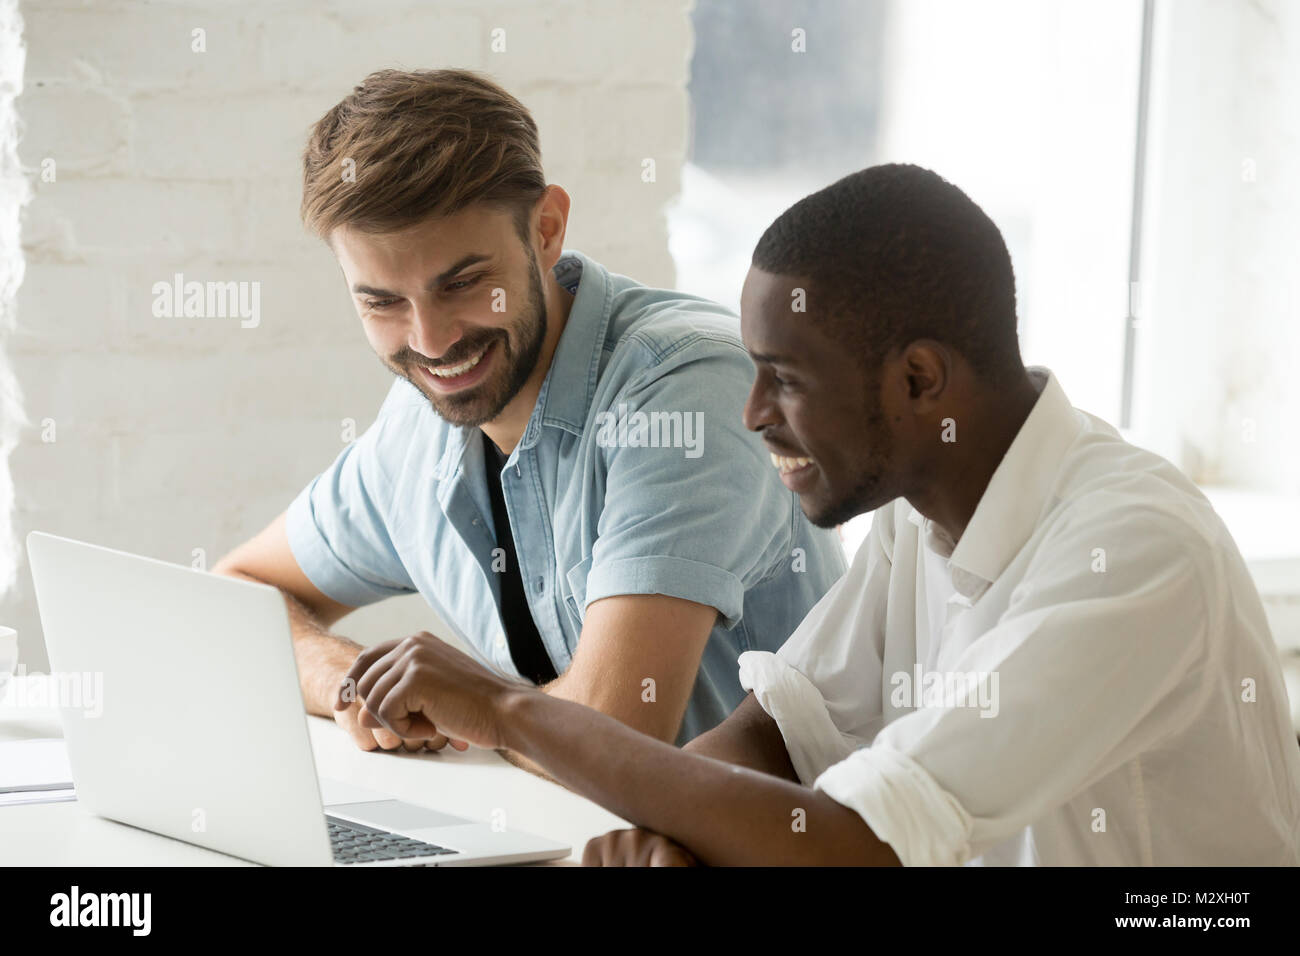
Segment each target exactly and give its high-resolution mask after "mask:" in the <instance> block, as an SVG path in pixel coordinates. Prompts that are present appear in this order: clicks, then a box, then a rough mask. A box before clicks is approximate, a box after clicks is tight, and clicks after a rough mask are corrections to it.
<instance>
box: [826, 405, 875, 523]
mask: <svg viewBox="0 0 1300 956" xmlns="http://www.w3.org/2000/svg"><path fill="white" fill-rule="evenodd" d="M862 432H863V441H864V442H865V443H866V446H867V448H869V449H870V451H871V454H870V458H869V459H868V461H867V466H866V468H865V469H864V470H862V471H861V472H859V474H858V481H857V484H855V485H854V486H853V490H852V491H850V492H848V493H847V494H845V495H842V496H840V498H839V499H837V500H836V501H832V502H830V503H829V504H827V505H826V507H825V508H823V509H822V510H821V511H819V512H817V513H816V514H811V515H808V516H807V517H808V520H809V521H811V522H812V523H813V524H815V525H816V526H817V527H819V528H834V527H835V526H837V525H841V524H844V523H845V522H846V521H848V520H849V519H850V518H856V517H857V516H858V515H860V514H864V513H865V512H867V511H873V510H875V509H876V508H878V507H880V506H881V505H882V504H884V503H885V502H884V501H882V500H881V488H882V486H883V485H884V474H885V472H886V471H887V470H888V468H889V455H890V451H891V450H892V449H891V445H892V444H893V442H892V438H891V436H890V434H889V429H888V428H886V427H885V416H884V412H883V411H882V410H881V407H880V405H879V404H878V403H877V404H876V406H875V407H874V408H873V409H872V410H871V412H869V413H868V414H867V416H866V422H865V423H864V424H863V428H862Z"/></svg>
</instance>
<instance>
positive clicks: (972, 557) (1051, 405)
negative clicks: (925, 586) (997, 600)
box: [907, 366, 1083, 598]
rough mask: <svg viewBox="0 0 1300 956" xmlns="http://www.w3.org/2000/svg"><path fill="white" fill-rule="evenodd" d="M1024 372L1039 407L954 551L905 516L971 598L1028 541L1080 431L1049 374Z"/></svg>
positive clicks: (936, 530) (936, 529)
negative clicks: (1031, 382) (1034, 387)
mask: <svg viewBox="0 0 1300 956" xmlns="http://www.w3.org/2000/svg"><path fill="white" fill-rule="evenodd" d="M1026 371H1028V373H1029V376H1030V378H1031V379H1033V380H1034V381H1035V382H1038V381H1041V382H1042V383H1043V384H1042V385H1041V387H1040V389H1039V395H1038V401H1037V402H1035V403H1034V407H1033V408H1032V409H1031V410H1030V412H1029V416H1028V417H1027V418H1026V419H1025V422H1024V424H1023V425H1021V426H1020V431H1019V432H1017V433H1016V437H1015V439H1014V440H1013V441H1012V442H1011V445H1010V447H1009V448H1007V451H1006V454H1004V455H1003V456H1002V461H1001V462H1000V463H999V464H998V467H997V469H996V470H995V471H994V472H993V477H992V478H990V479H989V483H988V487H987V488H985V489H984V494H983V495H981V496H980V500H979V504H978V505H976V506H975V512H974V514H972V515H971V518H970V521H969V522H968V523H967V525H966V530H965V531H964V532H963V533H962V536H961V540H960V541H958V542H957V543H956V546H955V547H954V545H953V540H952V537H951V536H950V535H949V534H948V532H947V531H945V530H944V529H943V528H942V527H941V526H939V525H937V524H935V523H934V522H933V521H931V520H930V519H929V518H926V517H925V516H924V515H922V514H921V513H920V512H919V511H917V510H916V509H915V508H912V510H911V511H910V513H909V514H908V516H907V518H908V520H909V521H911V522H912V523H913V524H914V525H916V526H917V527H918V528H920V529H922V531H923V533H924V535H925V543H926V546H927V547H929V548H931V549H932V550H934V551H936V552H937V553H938V554H940V555H942V556H943V557H945V558H947V559H948V562H949V565H950V566H951V567H952V569H953V587H955V588H957V590H958V591H960V592H961V593H963V594H965V595H966V596H967V597H970V598H974V597H976V596H978V594H979V593H982V592H983V590H984V589H985V588H987V587H988V585H989V584H990V583H992V582H993V581H995V580H997V577H998V575H1000V574H1001V573H1002V572H1003V570H1005V569H1006V566H1007V564H1008V563H1009V562H1010V561H1011V559H1012V558H1013V557H1014V556H1015V554H1016V552H1018V551H1019V550H1020V549H1021V548H1022V547H1024V544H1025V542H1026V541H1028V540H1029V536H1030V534H1032V533H1033V530H1034V527H1035V525H1037V523H1038V520H1039V518H1040V516H1041V514H1042V510H1043V506H1044V505H1046V504H1047V499H1048V496H1049V495H1050V494H1051V492H1052V487H1053V484H1054V483H1055V480H1056V475H1057V473H1058V472H1059V470H1060V467H1061V462H1062V460H1063V459H1064V457H1065V454H1066V451H1067V450H1068V449H1069V447H1070V445H1071V444H1072V443H1073V442H1074V439H1075V437H1076V436H1077V435H1078V434H1079V430H1080V429H1081V428H1082V427H1083V421H1082V419H1081V418H1080V417H1079V414H1078V412H1076V411H1075V409H1074V407H1073V406H1072V405H1071V404H1070V400H1069V399H1068V398H1067V397H1066V395H1065V391H1064V390H1063V389H1062V388H1061V386H1060V383H1059V382H1057V380H1056V376H1055V375H1053V374H1052V372H1051V371H1050V370H1049V369H1046V368H1041V367H1038V366H1031V367H1030V368H1028V369H1027V370H1026ZM972 577H973V578H974V579H975V580H971V578H972Z"/></svg>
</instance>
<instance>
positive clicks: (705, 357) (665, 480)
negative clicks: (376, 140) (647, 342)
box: [585, 343, 797, 628]
mask: <svg viewBox="0 0 1300 956" xmlns="http://www.w3.org/2000/svg"><path fill="white" fill-rule="evenodd" d="M752 374H753V365H752V363H751V362H750V360H749V358H748V356H747V355H745V353H744V352H743V351H742V350H741V349H739V348H737V347H736V346H734V345H728V344H723V343H708V345H707V346H706V347H702V348H701V349H700V355H699V357H698V358H694V359H692V360H690V361H687V362H682V363H679V364H677V365H675V366H674V368H673V369H672V370H671V371H668V372H664V373H657V372H648V373H647V374H645V375H643V376H640V377H639V378H638V379H637V380H634V381H633V382H632V383H630V384H629V386H628V388H627V389H625V390H624V391H623V392H622V393H621V394H620V395H619V396H618V397H617V399H616V401H615V402H611V405H610V415H612V416H613V417H612V418H609V419H608V422H609V426H610V431H609V434H610V436H611V438H616V439H617V440H615V441H613V442H602V444H605V445H607V447H605V448H604V449H603V451H604V453H605V456H606V462H607V465H606V469H607V477H606V490H605V503H604V508H603V510H602V512H601V515H600V520H599V525H598V535H597V538H596V541H595V542H594V544H593V546H592V555H591V567H590V569H589V570H588V572H587V578H586V598H585V601H586V603H587V604H590V603H591V602H593V601H596V600H599V599H600V598H604V597H610V596H614V595H618V594H666V595H671V596H673V597H679V598H684V599H686V600H690V601H695V602H697V603H700V604H707V605H710V606H712V607H714V608H717V610H718V612H719V614H720V615H721V618H722V620H723V623H724V626H726V627H728V628H730V627H734V626H735V625H736V624H737V623H739V621H740V618H741V615H742V608H743V605H744V597H745V592H746V590H747V589H749V588H750V587H752V586H754V585H755V584H757V583H758V582H759V581H761V580H763V578H764V577H765V576H767V575H768V574H770V573H772V570H773V568H774V567H775V566H776V565H777V563H778V561H779V559H780V558H781V557H782V556H785V557H788V552H789V548H790V541H791V533H792V529H793V522H794V520H795V514H794V509H795V508H796V507H797V505H796V504H795V502H794V499H793V495H792V493H791V492H789V491H788V490H786V489H785V487H784V486H783V485H782V484H781V483H780V481H779V479H778V478H777V475H776V472H775V470H774V469H773V468H772V465H771V462H770V460H769V459H768V455H767V452H766V450H765V449H764V447H763V445H762V442H761V441H760V440H759V439H758V437H757V436H756V435H753V434H751V433H750V432H748V431H747V430H746V429H745V427H744V425H743V424H742V423H741V411H742V409H743V407H744V401H745V396H746V395H747V394H748V391H749V382H750V379H751V377H752ZM652 416H660V417H659V418H657V419H655V418H653V417H652ZM650 421H658V422H661V423H663V422H670V423H672V426H671V427H668V426H663V427H664V429H665V430H664V431H662V432H660V434H672V435H677V436H680V437H681V439H682V440H681V441H679V442H677V443H676V445H675V446H674V447H636V446H635V442H634V440H633V439H627V440H624V439H626V436H628V435H631V434H633V433H634V430H635V429H636V428H637V427H638V423H646V422H650ZM678 421H680V423H681V425H680V428H678V427H677V425H676V423H677V422H678ZM620 436H621V437H620Z"/></svg>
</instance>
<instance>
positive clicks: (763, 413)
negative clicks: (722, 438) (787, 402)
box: [740, 376, 776, 432]
mask: <svg viewBox="0 0 1300 956" xmlns="http://www.w3.org/2000/svg"><path fill="white" fill-rule="evenodd" d="M760 385H761V382H760V377H759V376H755V378H754V384H753V385H752V386H750V389H749V396H748V397H747V398H746V399H745V407H744V408H743V409H741V412H740V421H741V423H742V424H743V425H744V426H745V427H746V428H748V429H749V430H750V431H751V432H756V431H761V430H762V429H763V428H766V427H767V426H768V425H772V424H775V423H776V415H775V414H774V411H775V410H774V408H773V405H772V403H771V402H770V401H768V398H767V390H766V389H764V388H761V387H760Z"/></svg>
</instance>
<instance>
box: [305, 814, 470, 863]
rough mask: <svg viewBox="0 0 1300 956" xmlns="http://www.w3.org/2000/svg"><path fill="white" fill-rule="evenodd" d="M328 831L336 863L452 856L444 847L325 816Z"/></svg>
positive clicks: (451, 851) (453, 851) (452, 851)
mask: <svg viewBox="0 0 1300 956" xmlns="http://www.w3.org/2000/svg"><path fill="white" fill-rule="evenodd" d="M325 822H326V824H328V826H329V831H330V848H331V849H332V850H333V851H334V859H335V860H337V861H338V862H339V863H374V862H377V861H379V860H406V859H410V858H411V857H418V856H443V855H445V854H448V853H456V852H457V851H456V850H449V849H447V848H446V847H445V846H437V845H435V844H433V843H425V842H424V841H422V840H414V839H412V838H411V837H405V836H402V835H401V834H400V833H390V832H388V831H387V830H376V829H375V828H374V827H367V826H362V825H361V824H360V823H353V822H352V821H350V820H340V819H339V818H338V817H331V816H330V815H328V814H326V815H325Z"/></svg>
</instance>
